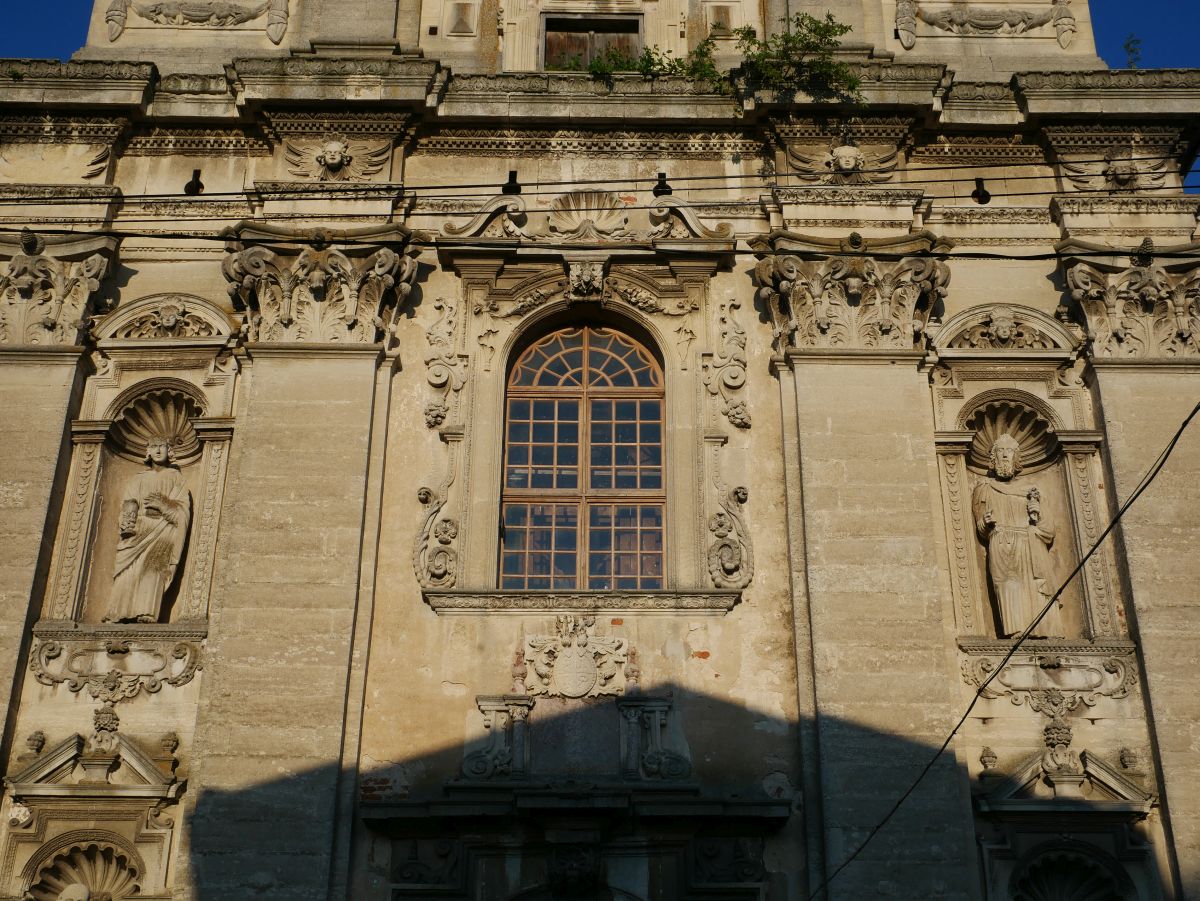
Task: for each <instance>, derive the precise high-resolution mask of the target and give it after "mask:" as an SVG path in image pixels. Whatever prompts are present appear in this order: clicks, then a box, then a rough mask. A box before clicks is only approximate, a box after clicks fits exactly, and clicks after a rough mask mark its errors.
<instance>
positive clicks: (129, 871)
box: [25, 842, 141, 901]
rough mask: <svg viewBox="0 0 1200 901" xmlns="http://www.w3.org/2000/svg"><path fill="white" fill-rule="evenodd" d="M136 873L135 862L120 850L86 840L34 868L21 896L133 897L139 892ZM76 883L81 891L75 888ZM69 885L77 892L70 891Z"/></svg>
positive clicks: (39, 900)
mask: <svg viewBox="0 0 1200 901" xmlns="http://www.w3.org/2000/svg"><path fill="white" fill-rule="evenodd" d="M140 875H141V874H140V873H139V872H138V865H137V863H135V862H134V861H133V860H131V859H130V857H129V855H128V854H126V853H125V852H124V851H121V850H119V849H118V848H115V847H112V846H111V845H108V844H101V843H99V842H88V843H86V844H79V845H74V846H72V847H70V848H68V849H66V850H65V851H63V852H61V853H59V854H56V855H55V856H54V859H53V860H51V861H50V862H49V863H47V864H46V865H45V866H44V867H42V869H41V870H39V871H38V874H37V879H36V880H35V881H34V883H33V885H31V886H30V887H29V892H28V893H27V894H26V896H25V897H26V898H31V899H33V901H61V899H64V898H78V899H85V901H86V899H89V898H101V897H104V898H112V899H114V901H116V899H123V898H133V897H136V896H138V895H140V894H141V884H140ZM79 887H83V889H84V890H85V891H83V892H79V891H78V888H79ZM72 889H75V891H76V892H77V893H76V894H72V893H71V891H72Z"/></svg>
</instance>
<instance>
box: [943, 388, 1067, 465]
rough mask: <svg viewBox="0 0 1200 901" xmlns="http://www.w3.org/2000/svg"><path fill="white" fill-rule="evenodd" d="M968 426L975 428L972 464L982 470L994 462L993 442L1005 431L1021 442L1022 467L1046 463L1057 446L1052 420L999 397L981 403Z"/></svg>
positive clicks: (972, 444)
mask: <svg viewBox="0 0 1200 901" xmlns="http://www.w3.org/2000/svg"><path fill="white" fill-rule="evenodd" d="M966 427H967V428H968V429H971V430H972V431H974V432H975V438H974V439H973V440H972V441H971V464H972V465H973V466H975V467H977V468H978V469H981V470H986V469H988V467H989V466H990V465H991V462H990V457H991V451H992V444H994V443H995V441H996V439H997V438H999V437H1000V436H1001V435H1003V434H1005V433H1007V434H1009V435H1012V437H1014V438H1016V439H1017V443H1018V444H1019V445H1020V446H1021V455H1020V461H1021V467H1022V468H1023V469H1036V468H1038V467H1039V466H1042V465H1044V464H1046V463H1047V462H1049V461H1050V459H1051V458H1052V457H1053V456H1054V454H1055V452H1056V451H1057V450H1058V437H1057V436H1056V435H1055V434H1054V430H1053V429H1052V428H1051V426H1050V424H1049V423H1048V422H1046V420H1045V419H1043V418H1042V417H1041V416H1039V415H1038V414H1037V413H1036V412H1034V411H1033V410H1031V409H1029V407H1026V406H1024V405H1023V404H1020V403H1017V402H1016V401H1007V400H999V401H994V402H992V403H989V404H986V405H984V406H982V407H980V408H979V409H978V410H976V411H975V412H974V413H973V414H972V415H971V417H970V418H969V419H968V420H967V422H966Z"/></svg>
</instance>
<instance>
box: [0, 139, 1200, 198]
mask: <svg viewBox="0 0 1200 901" xmlns="http://www.w3.org/2000/svg"><path fill="white" fill-rule="evenodd" d="M1031 146H1032V145H1031ZM1174 159H1177V157H1176V156H1144V157H1137V160H1139V161H1143V162H1148V161H1169V160H1174ZM1067 162H1069V163H1070V164H1071V165H1076V164H1084V163H1102V162H1108V161H1107V160H1105V159H1102V158H1097V159H1086V160H1069V161H1067ZM1055 165H1056V163H1054V162H1051V161H1048V160H1028V161H1017V162H1012V163H992V164H985V165H973V166H972V165H961V166H958V165H956V166H938V165H929V166H928V167H919V168H906V169H902V170H899V171H901V172H905V173H911V174H913V175H920V174H921V173H924V172H928V173H930V174H936V173H938V172H944V171H946V170H958V169H968V170H971V171H974V172H980V171H986V170H991V169H996V170H1009V169H1013V168H1017V167H1021V166H1040V167H1042V168H1047V169H1049V168H1052V167H1054V166H1055ZM1058 165H1061V164H1058ZM860 171H862V172H863V173H865V174H876V173H878V174H887V173H889V172H893V173H894V172H895V171H897V170H894V169H893V170H883V169H863V170H860ZM1164 174H1166V173H1164ZM1190 174H1192V173H1188V175H1190ZM978 177H981V176H976V175H971V176H967V177H964V178H944V179H937V178H920V179H918V180H916V181H914V182H892V183H891V184H889V185H888V187H891V188H904V187H914V188H915V187H920V186H921V185H925V184H974V182H975V180H976V178H978ZM982 177H983V178H984V180H985V181H986V180H987V178H989V177H990V178H992V179H993V180H995V181H1030V180H1039V179H1047V178H1055V177H1057V176H1056V175H1054V174H1053V173H1050V174H1047V173H1039V174H1036V175H1004V174H999V175H994V176H982ZM1090 177H1098V174H1097V175H1094V176H1090ZM1186 177H1187V176H1186V175H1185V176H1184V178H1185V179H1186ZM775 178H800V174H799V173H798V172H796V171H794V170H791V169H785V170H783V171H781V172H778V173H766V174H764V173H722V174H719V175H677V176H671V177H670V178H669V181H670V182H672V183H673V184H675V185H679V184H681V183H685V182H697V181H701V182H704V181H716V180H720V181H724V182H728V181H734V180H738V179H759V180H762V181H769V180H772V179H775ZM657 181H658V179H657V177H646V178H637V177H634V178H626V179H621V180H618V181H614V180H613V179H569V180H565V181H541V180H538V181H536V182H534V183H533V189H532V190H524V191H522V195H521V196H525V197H534V196H541V195H557V194H561V193H562V191H561V190H545V191H543V190H540V189H541V188H554V189H557V188H563V187H572V186H588V185H604V186H607V187H609V188H610V190H614V191H619V190H622V189H621V188H617V187H613V186H614V185H638V184H648V185H654V184H656V183H657ZM63 187H64V188H67V189H69V188H70V187H71V186H63ZM105 187H111V186H105ZM501 187H502V183H500V182H479V183H463V184H457V185H455V184H449V185H445V184H439V185H411V186H410V185H405V186H404V187H403V190H404V192H405V193H411V192H415V191H439V192H444V191H471V192H474V191H475V189H483V190H484V192H483V193H462V194H454V195H449V196H444V197H443V198H442V199H452V200H456V199H468V198H480V197H484V198H491V197H494V196H496V195H498V194H499V193H500V188H501ZM787 187H804V185H793V186H787ZM812 187H838V186H823V185H813V186H812ZM720 189H721V187H720V186H716V187H703V186H699V187H689V188H686V190H689V191H701V190H720ZM253 190H254V189H253V188H252V187H247V188H244V189H241V190H238V191H219V192H214V193H210V194H206V195H204V196H205V197H213V198H229V197H238V198H241V197H245V196H246V194H247V193H248V192H252V191H253ZM379 190H380V185H379V184H360V185H359V184H356V185H341V186H339V187H338V189H337V192H338V194H340V195H347V194H349V195H353V194H358V193H370V192H378V191H379ZM629 190H636V188H632V187H631V188H629ZM681 190H684V189H682V188H681ZM1079 190H1080V191H1103V192H1106V191H1107V190H1108V189H1107V188H1086V189H1079ZM1139 190H1142V191H1153V190H1172V189H1170V188H1142V189H1139ZM266 193H270V192H266ZM328 193H329V187H328V185H322V184H313V185H305V186H303V187H302V188H299V189H297V190H292V189H291V188H290V186H289V190H288V191H286V192H285V194H286V196H288V197H309V196H313V195H322V194H328ZM1049 193H1063V192H1062V191H1054V192H1049ZM991 194H992V196H993V197H1003V196H1021V195H1019V194H1010V195H1005V194H1003V193H996V192H991ZM80 196H84V195H80ZM85 199H89V200H93V201H98V200H100V199H99V198H95V197H85ZM121 199H122V200H126V201H129V200H180V199H189V198H187V197H186V196H184V195H180V194H178V193H170V194H127V195H122V197H121ZM190 199H191V200H193V201H194V200H195V199H196V198H194V197H193V198H190ZM61 202H62V201H61V200H60V199H59V198H55V197H43V198H30V197H18V196H15V195H9V196H5V195H3V194H2V193H0V203H12V204H20V205H26V204H30V205H37V204H40V203H46V204H54V203H61ZM101 202H102V201H101Z"/></svg>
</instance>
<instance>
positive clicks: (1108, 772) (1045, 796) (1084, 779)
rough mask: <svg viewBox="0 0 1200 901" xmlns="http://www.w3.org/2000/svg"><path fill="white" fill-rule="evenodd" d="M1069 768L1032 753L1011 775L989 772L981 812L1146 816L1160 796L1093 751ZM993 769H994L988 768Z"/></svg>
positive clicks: (980, 799) (980, 798)
mask: <svg viewBox="0 0 1200 901" xmlns="http://www.w3.org/2000/svg"><path fill="white" fill-rule="evenodd" d="M1068 769H1070V770H1071V772H1064V771H1063V770H1062V769H1061V768H1060V769H1058V770H1055V769H1054V767H1052V766H1051V767H1048V766H1047V759H1046V756H1045V755H1043V754H1033V755H1031V756H1030V757H1029V758H1027V759H1026V760H1025V761H1024V762H1023V763H1022V764H1021V765H1020V766H1019V767H1018V768H1017V769H1016V770H1014V771H1013V772H1012V773H1011V774H1009V775H1008V776H1003V777H999V779H998V780H997V778H996V777H993V776H988V775H985V776H984V781H983V783H982V784H983V787H984V791H983V792H982V793H980V794H978V795H976V798H975V801H976V804H977V805H978V807H979V809H980V811H982V812H984V813H994V814H999V815H1002V816H1003V815H1020V814H1050V813H1055V812H1062V811H1068V810H1069V811H1072V812H1075V813H1081V814H1086V813H1089V812H1091V813H1097V814H1127V815H1129V816H1131V817H1136V818H1139V819H1140V818H1141V817H1144V816H1145V815H1146V814H1148V813H1149V812H1150V809H1151V808H1152V807H1153V806H1154V805H1155V803H1156V801H1157V798H1156V797H1155V795H1153V794H1151V793H1150V792H1147V791H1145V790H1144V789H1143V788H1141V787H1140V786H1139V785H1138V784H1137V783H1136V782H1135V781H1134V778H1133V777H1134V776H1135V774H1132V773H1131V774H1129V775H1126V774H1125V773H1123V772H1122V771H1121V768H1120V767H1117V766H1113V765H1112V764H1110V763H1108V762H1107V761H1105V760H1104V759H1103V758H1102V757H1100V756H1099V755H1097V754H1094V753H1092V752H1091V751H1087V750H1083V751H1080V752H1079V756H1078V761H1077V763H1076V764H1075V765H1073V766H1072V767H1070V768H1068ZM988 772H992V771H988Z"/></svg>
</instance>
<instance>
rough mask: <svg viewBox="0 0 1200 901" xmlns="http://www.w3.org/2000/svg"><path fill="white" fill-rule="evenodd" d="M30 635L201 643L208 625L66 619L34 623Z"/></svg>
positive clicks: (60, 639)
mask: <svg viewBox="0 0 1200 901" xmlns="http://www.w3.org/2000/svg"><path fill="white" fill-rule="evenodd" d="M33 636H34V638H40V639H43V640H49V641H79V640H85V641H88V640H93V639H98V640H105V639H133V638H150V639H153V638H164V639H179V640H183V641H189V640H190V641H202V640H203V639H205V638H207V637H208V624H207V623H203V622H196V623H78V622H75V621H74V620H69V619H43V620H39V621H38V622H37V623H35V624H34V627H33Z"/></svg>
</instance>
